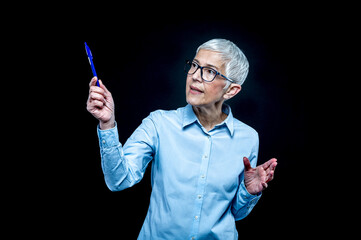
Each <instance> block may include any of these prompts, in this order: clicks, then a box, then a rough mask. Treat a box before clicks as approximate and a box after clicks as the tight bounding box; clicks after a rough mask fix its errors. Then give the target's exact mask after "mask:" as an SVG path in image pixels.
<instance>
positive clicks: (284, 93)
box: [4, 7, 342, 239]
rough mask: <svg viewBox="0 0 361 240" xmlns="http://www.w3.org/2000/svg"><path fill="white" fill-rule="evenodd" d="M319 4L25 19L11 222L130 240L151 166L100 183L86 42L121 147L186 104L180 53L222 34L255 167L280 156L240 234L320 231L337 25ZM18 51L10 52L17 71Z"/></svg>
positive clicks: (235, 108)
mask: <svg viewBox="0 0 361 240" xmlns="http://www.w3.org/2000/svg"><path fill="white" fill-rule="evenodd" d="M320 11H321V10H320V9H319V8H316V9H313V8H308V7H303V8H297V11H296V10H294V9H293V8H290V9H288V10H287V11H281V10H279V11H278V12H272V11H264V12H262V13H260V12H258V11H257V9H255V10H254V11H253V12H252V14H248V15H247V16H246V15H232V17H230V16H228V17H215V18H207V19H204V18H203V17H200V16H201V15H200V12H199V11H198V12H197V11H194V12H193V13H192V12H191V13H189V12H188V13H187V14H185V15H184V16H183V13H180V14H179V15H181V16H178V15H176V16H175V15H172V12H171V11H170V12H168V15H166V16H164V15H158V16H156V15H154V16H153V15H146V16H143V15H142V14H140V13H139V12H132V14H129V15H125V14H124V13H125V12H123V15H121V16H119V17H118V15H114V16H115V17H114V18H111V19H109V20H108V19H98V20H96V19H95V15H94V18H93V19H92V20H89V19H85V18H83V20H80V21H76V22H75V21H70V23H64V22H62V21H60V22H58V21H55V22H52V23H51V27H49V28H47V27H46V26H47V25H46V21H44V19H42V20H39V21H35V22H32V23H31V24H28V25H27V24H26V23H25V26H26V27H25V28H27V29H30V30H36V31H35V32H34V31H31V33H33V34H34V36H32V34H26V37H25V36H24V35H21V37H19V38H17V39H16V41H18V42H19V43H24V42H23V39H27V41H26V43H27V44H28V46H29V45H31V46H32V47H31V48H28V49H27V51H26V54H27V55H28V56H32V57H31V58H30V60H29V61H32V60H34V59H36V61H35V60H34V62H31V66H32V67H31V69H26V67H24V68H23V69H22V71H23V72H24V73H25V75H26V77H25V81H24V83H23V85H22V87H21V88H20V90H19V91H18V92H17V94H18V95H23V96H26V97H25V99H24V101H23V102H22V104H21V106H22V107H21V109H24V111H22V118H21V119H18V120H19V122H18V126H19V128H18V130H20V132H21V134H22V136H23V137H22V139H23V140H22V143H23V144H22V146H25V147H22V148H21V151H19V150H18V149H17V148H16V149H15V150H14V151H18V152H16V154H18V155H19V156H20V155H21V157H19V159H20V160H21V161H19V162H15V165H16V166H21V168H22V171H21V172H22V174H21V176H20V177H17V178H13V179H12V182H14V183H15V184H16V186H17V187H15V188H13V189H12V190H13V191H15V192H16V194H17V197H16V200H17V201H15V205H14V206H13V207H12V209H13V210H14V212H15V214H11V216H10V217H9V221H8V222H9V223H10V224H15V225H19V224H21V226H27V228H25V229H26V231H27V232H28V233H32V234H34V235H45V236H48V237H53V236H64V237H66V236H77V237H89V236H96V234H99V233H101V234H105V235H106V236H103V238H104V239H107V238H110V237H116V238H119V239H136V237H137V235H138V233H139V231H140V228H141V226H142V223H143V221H144V218H145V215H146V212H147V208H148V204H149V197H150V192H151V186H150V170H151V169H150V167H149V168H148V169H147V172H146V174H145V177H144V179H143V180H142V181H141V182H140V183H139V184H137V185H135V186H134V187H132V188H130V189H127V190H124V191H121V192H115V193H114V192H110V191H109V190H108V189H107V187H106V185H105V183H104V179H103V174H102V171H101V166H100V154H99V147H98V140H97V134H96V125H97V121H96V119H94V118H93V117H92V116H91V115H90V114H89V113H88V112H87V111H86V100H87V97H88V87H89V86H88V84H89V81H90V79H91V78H92V72H91V69H90V66H89V62H88V60H87V56H86V53H85V48H84V42H87V43H88V45H89V47H90V48H91V50H92V53H93V57H94V64H95V67H96V70H97V74H98V76H99V77H100V78H101V79H102V81H103V83H104V84H105V85H106V86H107V88H108V89H109V90H110V91H111V92H112V94H113V97H114V100H115V106H116V109H115V114H116V121H117V123H118V130H119V135H120V141H121V142H122V143H125V141H126V140H127V138H128V137H129V136H130V135H131V133H132V132H133V131H134V130H135V129H136V127H137V126H139V124H140V123H141V121H142V119H143V118H145V117H146V116H147V115H148V114H149V113H150V112H151V111H154V110H157V109H165V110H170V109H176V108H178V107H182V106H185V105H186V101H185V79H186V76H185V74H184V72H183V66H184V60H185V59H192V58H193V57H194V55H195V50H196V48H197V47H198V46H199V45H200V44H202V43H204V42H205V41H207V40H210V39H212V38H225V39H229V40H231V41H233V42H234V43H235V44H236V45H238V46H239V47H240V48H241V49H242V50H243V51H244V53H245V55H246V56H247V58H248V60H249V63H250V72H249V75H248V77H247V79H246V81H245V83H244V84H243V85H242V91H241V92H240V93H239V94H238V95H237V96H236V97H235V98H233V99H231V100H230V101H228V102H227V103H228V104H229V105H230V106H231V108H232V112H233V115H234V116H235V117H236V118H237V119H239V120H241V121H243V122H245V123H246V124H248V125H250V126H251V127H253V128H255V129H256V130H257V131H258V133H259V137H260V149H259V160H258V162H259V164H261V163H263V162H265V161H267V160H269V159H270V158H272V157H276V158H277V159H278V166H277V169H276V172H275V179H274V180H273V181H272V182H271V183H270V184H269V188H268V189H267V190H265V191H264V193H263V196H262V198H261V199H260V201H259V202H258V204H257V205H256V207H255V208H254V210H253V211H252V212H251V214H250V215H249V216H247V217H246V218H245V219H243V220H241V221H238V222H237V229H238V232H239V235H240V239H241V238H242V237H254V236H256V237H257V239H258V238H264V237H268V236H270V235H272V236H277V237H289V238H293V236H308V235H309V234H310V233H311V232H313V231H314V230H320V228H319V225H318V224H319V223H320V222H324V221H325V220H326V219H327V218H328V215H327V214H328V213H329V212H328V207H326V204H327V203H328V200H327V199H324V198H321V197H320V195H321V194H320V191H321V192H322V191H323V196H324V193H325V191H324V188H323V185H324V182H323V181H324V180H323V177H322V176H324V175H323V174H324V173H323V172H322V171H321V170H320V168H319V167H320V165H322V163H325V162H326V161H327V159H329V155H328V154H327V153H326V152H325V151H323V150H321V149H322V146H321V145H324V144H326V142H327V138H328V137H327V136H325V134H326V133H328V131H329V128H328V126H329V125H327V126H325V124H326V123H327V122H325V121H324V120H325V119H326V118H327V117H328V116H330V115H328V114H329V110H330V109H331V108H332V109H333V108H334V105H332V104H330V102H329V95H328V93H329V92H330V91H331V90H330V86H332V84H330V78H328V76H329V75H327V73H328V72H329V70H328V71H327V70H326V69H327V68H328V67H329V66H326V65H327V64H326V62H327V63H328V61H327V60H330V58H331V54H327V53H329V51H328V50H329V46H330V44H329V42H328V40H329V39H330V38H331V37H332V36H333V33H334V31H330V29H332V30H336V31H341V30H340V29H342V26H340V25H337V24H336V23H337V21H336V20H335V21H333V20H331V21H330V20H329V18H328V19H327V20H325V18H324V17H321V15H320ZM253 13H254V14H253ZM90 15H91V14H90ZM119 15H120V14H119ZM135 16H136V17H137V18H136V17H135ZM58 17H59V19H63V18H66V17H67V15H66V13H64V15H62V14H60V15H58ZM72 17H73V18H75V17H76V14H74V13H73V14H72ZM139 18H140V20H139ZM39 25H40V26H39ZM331 32H332V33H331ZM23 54H24V52H23V51H20V52H19V53H17V54H12V57H13V58H12V61H13V62H15V63H17V66H19V65H20V60H19V58H17V57H20V56H23ZM14 55H15V56H14ZM16 74H18V73H17V72H14V75H16ZM16 84H17V83H16V82H15V85H16ZM320 92H321V93H322V94H321V95H322V96H321V95H320ZM25 110H26V111H25ZM16 111H17V110H16ZM331 115H332V114H331ZM24 119H26V121H25V123H24ZM34 136H36V138H35V137H34ZM325 138H326V140H325ZM24 143H25V144H24ZM321 143H322V144H321ZM327 147H329V146H327ZM315 150H317V151H315ZM22 154H24V155H22ZM4 171H5V170H4ZM23 172H24V173H23ZM332 174H335V173H332ZM11 199H12V198H10V201H12V200H11ZM169 221H171V219H170V220H169ZM332 231H333V230H332ZM13 233H14V234H18V232H13ZM124 236H127V237H124Z"/></svg>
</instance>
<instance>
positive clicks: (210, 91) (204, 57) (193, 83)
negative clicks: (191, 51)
mask: <svg viewBox="0 0 361 240" xmlns="http://www.w3.org/2000/svg"><path fill="white" fill-rule="evenodd" d="M194 61H195V62H197V63H198V64H199V65H200V66H202V67H211V68H213V69H215V70H217V71H218V72H219V73H221V74H224V73H225V66H224V63H223V61H222V59H221V56H220V54H219V53H217V52H214V51H209V50H204V49H202V50H200V51H199V52H198V53H197V55H196V56H195V58H194ZM225 86H226V80H225V79H224V78H222V77H220V76H217V77H216V78H215V79H214V80H213V81H212V82H205V81H203V80H202V78H201V70H200V69H198V70H197V71H196V72H195V73H194V74H192V75H187V84H186V99H187V103H189V104H191V105H192V106H196V107H202V106H213V105H216V104H217V103H220V102H223V101H224V100H225V98H224V94H225V93H226V90H225V89H223V88H224V87H225Z"/></svg>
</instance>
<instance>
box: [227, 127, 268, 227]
mask: <svg viewBox="0 0 361 240" xmlns="http://www.w3.org/2000/svg"><path fill="white" fill-rule="evenodd" d="M258 146H259V141H258V134H257V137H256V142H255V144H254V146H253V149H252V152H251V155H250V156H249V157H248V158H249V160H250V163H251V166H252V167H253V168H254V167H256V166H257V156H258ZM239 181H240V185H239V187H238V190H237V193H236V196H235V198H234V199H233V202H232V213H233V215H234V218H235V220H236V221H238V220H241V219H243V218H245V217H246V216H247V215H248V214H249V213H250V212H251V211H252V209H253V208H254V206H256V204H257V202H258V200H259V199H260V198H261V196H262V193H258V194H257V195H252V194H250V193H249V192H248V191H247V189H246V186H245V184H244V172H242V174H241V175H240V176H239Z"/></svg>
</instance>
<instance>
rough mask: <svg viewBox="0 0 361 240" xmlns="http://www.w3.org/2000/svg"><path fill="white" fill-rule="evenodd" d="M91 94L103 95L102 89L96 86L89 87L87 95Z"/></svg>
mask: <svg viewBox="0 0 361 240" xmlns="http://www.w3.org/2000/svg"><path fill="white" fill-rule="evenodd" d="M92 92H95V93H99V94H102V95H104V92H105V91H104V89H102V88H100V87H98V86H91V87H90V88H89V94H90V93H92Z"/></svg>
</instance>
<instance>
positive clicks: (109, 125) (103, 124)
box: [99, 118, 115, 130]
mask: <svg viewBox="0 0 361 240" xmlns="http://www.w3.org/2000/svg"><path fill="white" fill-rule="evenodd" d="M99 127H100V129H101V130H107V129H111V128H113V127H115V120H114V119H113V118H111V119H110V120H109V121H107V122H104V121H99Z"/></svg>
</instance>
